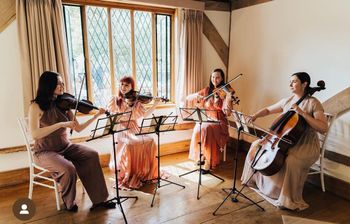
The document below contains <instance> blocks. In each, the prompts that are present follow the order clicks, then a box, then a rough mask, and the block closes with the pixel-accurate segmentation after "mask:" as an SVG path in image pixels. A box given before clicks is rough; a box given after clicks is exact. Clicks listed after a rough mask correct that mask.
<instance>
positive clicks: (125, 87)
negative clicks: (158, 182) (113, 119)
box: [108, 76, 160, 189]
mask: <svg viewBox="0 0 350 224" xmlns="http://www.w3.org/2000/svg"><path fill="white" fill-rule="evenodd" d="M134 88H135V81H134V79H133V78H132V77H130V76H125V77H123V78H121V79H120V86H119V91H118V95H117V96H114V97H113V98H112V100H111V101H110V103H109V105H108V110H109V111H110V112H111V113H122V112H127V111H132V114H131V119H130V124H129V130H127V131H123V132H119V133H117V142H118V144H117V145H116V149H115V150H116V152H115V153H116V159H117V168H118V170H120V173H119V177H118V179H119V180H118V187H119V188H126V189H128V188H130V189H137V188H139V187H141V185H142V182H141V181H142V180H150V179H153V178H156V177H157V168H158V166H157V158H156V155H157V145H156V143H155V141H154V140H153V138H152V137H150V136H147V135H136V134H137V133H138V132H139V131H140V130H139V127H138V125H137V120H138V119H142V118H143V117H147V116H149V115H150V114H151V113H152V112H153V110H154V109H155V107H156V105H158V103H159V102H160V101H159V99H157V98H156V99H155V103H154V104H153V106H152V107H151V108H149V109H148V110H146V109H145V107H144V106H143V104H142V103H141V101H140V100H138V99H137V98H138V97H137V96H136V95H135V94H134V93H135V89H134ZM120 125H122V124H120ZM113 155H114V153H113V152H112V153H111V160H110V163H109V165H110V168H111V169H115V167H114V158H113Z"/></svg>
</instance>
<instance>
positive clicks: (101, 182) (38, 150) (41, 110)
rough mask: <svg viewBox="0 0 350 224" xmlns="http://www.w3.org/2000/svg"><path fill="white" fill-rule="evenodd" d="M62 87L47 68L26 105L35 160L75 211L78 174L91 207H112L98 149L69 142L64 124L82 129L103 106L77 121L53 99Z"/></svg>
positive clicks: (56, 74)
mask: <svg viewBox="0 0 350 224" xmlns="http://www.w3.org/2000/svg"><path fill="white" fill-rule="evenodd" d="M63 91H64V84H63V81H62V77H61V76H60V75H59V74H58V73H55V72H51V71H46V72H44V73H43V74H42V75H41V76H40V79H39V87H38V90H37V95H36V98H35V99H34V100H33V101H32V104H31V105H30V107H29V128H30V132H31V134H32V137H33V139H34V140H35V144H34V151H35V153H34V160H35V161H36V162H37V163H38V164H39V165H40V166H42V167H44V168H46V169H48V170H49V171H50V172H52V176H53V177H54V178H55V179H56V181H57V182H58V183H59V185H60V191H61V195H62V199H63V202H64V204H65V206H66V208H67V210H68V211H72V212H76V211H78V206H77V204H76V202H75V196H76V181H77V174H78V176H79V178H80V180H81V182H82V183H83V185H84V187H85V189H86V191H87V193H88V195H89V197H90V199H91V201H92V203H93V206H92V207H91V208H95V207H97V206H102V207H106V208H115V203H114V202H109V201H106V199H107V198H108V190H107V187H106V183H105V179H104V176H103V173H102V169H101V166H100V162H99V157H98V154H97V152H96V151H95V150H93V149H90V148H88V147H86V146H83V145H79V144H73V143H71V142H70V141H69V139H68V136H67V131H66V130H67V128H69V129H73V130H75V131H81V130H83V129H84V128H86V127H87V126H88V125H89V124H90V123H91V122H93V121H94V120H95V119H96V118H97V117H98V116H99V115H100V114H102V113H104V110H103V109H100V110H99V112H98V113H97V114H96V115H95V116H94V117H93V118H91V119H90V120H88V121H86V122H85V123H83V124H79V123H78V122H77V121H76V120H75V121H73V113H72V112H71V111H70V110H62V109H60V108H59V107H58V106H57V105H56V103H55V101H56V98H57V96H58V95H62V94H63Z"/></svg>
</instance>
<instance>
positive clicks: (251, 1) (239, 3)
mask: <svg viewBox="0 0 350 224" xmlns="http://www.w3.org/2000/svg"><path fill="white" fill-rule="evenodd" d="M270 1H272V0H235V1H232V4H231V6H232V8H231V10H236V9H241V8H245V7H249V6H253V5H257V4H261V3H265V2H270Z"/></svg>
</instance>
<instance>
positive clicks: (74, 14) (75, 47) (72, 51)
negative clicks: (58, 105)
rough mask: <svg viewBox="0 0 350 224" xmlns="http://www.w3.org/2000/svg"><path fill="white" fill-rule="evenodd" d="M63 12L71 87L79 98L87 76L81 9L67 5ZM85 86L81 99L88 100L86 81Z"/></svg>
mask: <svg viewBox="0 0 350 224" xmlns="http://www.w3.org/2000/svg"><path fill="white" fill-rule="evenodd" d="M63 10H64V19H65V26H66V34H67V36H66V38H67V45H68V60H69V72H70V74H71V76H70V77H71V81H72V83H71V86H72V88H73V91H74V93H73V94H75V95H76V96H78V95H79V91H80V87H81V84H82V83H81V82H82V81H83V76H85V61H84V58H85V55H84V46H83V31H82V26H81V13H80V7H79V6H67V5H65V6H64V7H63ZM83 85H84V86H83V89H82V91H81V99H87V89H86V86H87V85H86V80H85V82H84V83H83Z"/></svg>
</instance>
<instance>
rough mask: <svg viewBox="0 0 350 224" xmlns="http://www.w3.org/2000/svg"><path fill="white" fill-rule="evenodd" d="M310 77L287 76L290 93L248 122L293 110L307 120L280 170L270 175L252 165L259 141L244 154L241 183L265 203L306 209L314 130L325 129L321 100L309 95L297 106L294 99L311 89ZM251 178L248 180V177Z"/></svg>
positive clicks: (315, 156)
mask: <svg viewBox="0 0 350 224" xmlns="http://www.w3.org/2000/svg"><path fill="white" fill-rule="evenodd" d="M310 82H311V80H310V76H309V75H308V74H307V73H306V72H298V73H295V74H293V75H292V76H291V78H290V84H289V86H290V89H291V92H292V93H293V95H292V96H290V97H287V98H284V99H282V100H280V101H279V102H277V103H276V104H273V105H271V106H269V107H266V108H263V109H261V110H259V111H257V112H256V113H254V114H253V115H251V117H250V119H251V121H255V120H256V119H257V118H259V117H264V116H267V115H270V114H274V113H281V112H287V111H288V110H294V111H295V112H296V113H297V114H298V115H299V116H302V117H303V118H304V119H305V120H306V123H307V128H306V130H305V131H304V132H303V134H302V137H301V138H300V139H299V140H298V142H297V143H296V144H295V145H294V146H293V147H291V148H289V150H288V156H287V158H286V161H285V163H284V165H283V167H282V169H281V170H280V171H278V172H277V173H276V174H274V175H272V176H264V175H263V174H261V173H260V172H256V173H255V174H254V175H253V173H254V170H253V168H251V164H252V161H253V159H254V157H255V154H256V151H257V149H258V148H259V145H261V144H263V141H262V140H260V139H259V140H257V141H255V142H253V144H252V145H251V147H250V150H249V152H248V155H247V157H246V161H245V165H244V170H243V174H242V177H241V180H242V183H243V184H247V185H248V186H249V187H252V188H254V189H256V190H257V192H258V193H259V194H260V195H261V196H263V197H264V198H265V199H266V200H267V201H268V202H270V203H271V204H273V205H275V206H277V207H279V208H287V209H291V210H303V209H306V208H308V204H307V203H306V202H305V201H304V200H303V196H302V193H303V187H304V183H305V181H306V178H307V175H308V171H309V168H310V167H311V165H312V164H314V163H315V162H316V161H317V159H318V158H319V154H320V145H319V140H318V136H317V133H316V132H325V131H326V130H327V121H326V117H325V115H324V110H323V107H322V105H321V103H320V102H319V101H318V100H317V99H316V98H315V97H312V96H307V97H306V98H305V99H304V100H303V101H302V102H301V103H300V104H299V106H298V105H297V104H296V102H297V101H298V100H299V99H300V98H301V97H302V96H303V95H304V94H305V91H308V89H309V88H310V87H309V86H310ZM251 175H253V177H252V178H251V179H250V180H249V178H250V177H251Z"/></svg>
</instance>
